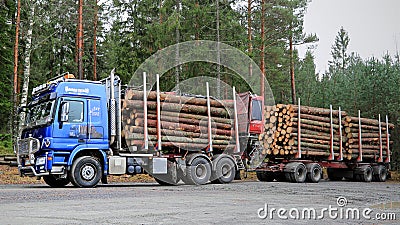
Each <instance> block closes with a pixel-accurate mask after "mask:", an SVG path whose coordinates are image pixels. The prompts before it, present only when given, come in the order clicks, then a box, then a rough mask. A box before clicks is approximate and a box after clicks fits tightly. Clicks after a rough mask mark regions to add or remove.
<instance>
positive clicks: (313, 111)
mask: <svg viewBox="0 0 400 225" xmlns="http://www.w3.org/2000/svg"><path fill="white" fill-rule="evenodd" d="M292 107H293V111H294V112H298V109H299V106H298V105H292ZM300 113H304V114H310V115H320V116H328V115H330V113H331V111H330V109H325V108H316V107H310V106H301V107H300ZM341 113H342V117H345V116H347V113H346V112H345V111H341ZM332 115H333V116H335V117H337V116H339V110H332Z"/></svg>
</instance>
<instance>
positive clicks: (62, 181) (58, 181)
mask: <svg viewBox="0 0 400 225" xmlns="http://www.w3.org/2000/svg"><path fill="white" fill-rule="evenodd" d="M43 180H44V182H45V183H46V184H47V185H49V186H50V187H52V188H61V187H64V186H66V185H67V184H69V182H70V181H69V180H68V178H59V177H56V176H54V175H47V176H44V177H43Z"/></svg>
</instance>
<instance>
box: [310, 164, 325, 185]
mask: <svg viewBox="0 0 400 225" xmlns="http://www.w3.org/2000/svg"><path fill="white" fill-rule="evenodd" d="M306 167H307V181H308V182H311V183H318V182H319V181H320V180H321V178H322V168H321V166H320V165H319V164H318V163H309V164H307V165H306Z"/></svg>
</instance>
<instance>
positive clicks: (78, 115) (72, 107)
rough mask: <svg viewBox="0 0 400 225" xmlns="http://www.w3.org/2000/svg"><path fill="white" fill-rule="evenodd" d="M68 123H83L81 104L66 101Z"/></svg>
mask: <svg viewBox="0 0 400 225" xmlns="http://www.w3.org/2000/svg"><path fill="white" fill-rule="evenodd" d="M68 102H69V111H68V121H67V122H68V123H81V122H83V102H80V101H68Z"/></svg>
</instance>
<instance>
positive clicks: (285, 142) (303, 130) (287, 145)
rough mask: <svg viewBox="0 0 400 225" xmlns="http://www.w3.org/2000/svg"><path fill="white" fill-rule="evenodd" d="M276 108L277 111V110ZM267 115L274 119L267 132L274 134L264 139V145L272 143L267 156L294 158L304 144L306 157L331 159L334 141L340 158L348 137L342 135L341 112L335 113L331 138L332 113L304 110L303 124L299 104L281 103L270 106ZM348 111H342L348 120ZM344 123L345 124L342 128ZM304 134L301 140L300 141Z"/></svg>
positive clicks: (269, 123)
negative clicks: (340, 148)
mask: <svg viewBox="0 0 400 225" xmlns="http://www.w3.org/2000/svg"><path fill="white" fill-rule="evenodd" d="M273 109H275V110H273ZM264 113H265V114H266V115H270V118H272V120H266V124H265V133H271V132H272V133H274V134H273V135H272V138H273V140H272V142H271V139H270V138H271V136H269V135H265V136H263V137H261V139H262V140H263V142H264V144H265V143H269V142H271V143H272V144H271V149H270V151H267V154H272V155H277V156H283V155H294V154H296V153H297V152H298V147H299V145H300V148H301V151H302V155H303V156H329V155H330V152H331V141H332V142H333V144H334V145H333V150H334V151H335V153H336V155H337V152H338V150H339V147H340V142H341V141H342V142H343V141H345V140H346V138H345V137H344V136H343V135H342V138H340V135H339V134H340V133H339V111H338V110H333V111H332V127H333V130H332V134H333V137H332V139H331V123H330V121H331V118H330V110H329V109H323V108H315V107H307V106H301V107H300V123H299V118H298V106H297V105H283V104H278V105H276V107H266V109H265V112H264ZM345 115H346V113H345V112H341V116H342V117H344V116H345ZM274 122H275V127H276V130H275V131H273V129H271V127H274V126H273V125H271V124H272V123H274ZM343 124H344V121H342V125H343ZM299 132H300V141H299Z"/></svg>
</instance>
